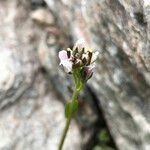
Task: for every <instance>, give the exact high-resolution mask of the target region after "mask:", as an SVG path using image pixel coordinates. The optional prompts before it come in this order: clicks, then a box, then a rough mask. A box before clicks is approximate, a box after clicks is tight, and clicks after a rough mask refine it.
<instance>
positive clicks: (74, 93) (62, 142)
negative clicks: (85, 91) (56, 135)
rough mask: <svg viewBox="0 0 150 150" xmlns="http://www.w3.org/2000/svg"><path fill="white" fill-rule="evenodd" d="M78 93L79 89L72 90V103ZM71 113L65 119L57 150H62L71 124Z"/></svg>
mask: <svg viewBox="0 0 150 150" xmlns="http://www.w3.org/2000/svg"><path fill="white" fill-rule="evenodd" d="M79 92H80V90H79V89H75V90H74V92H73V95H72V99H71V102H72V103H74V102H75V100H76V99H77V96H78V94H79ZM72 113H73V112H71V114H70V115H69V117H68V118H67V119H66V124H65V128H64V130H63V134H62V137H61V140H60V144H59V147H58V150H62V148H63V145H64V141H65V138H66V135H67V132H68V129H69V126H70V122H71V118H72Z"/></svg>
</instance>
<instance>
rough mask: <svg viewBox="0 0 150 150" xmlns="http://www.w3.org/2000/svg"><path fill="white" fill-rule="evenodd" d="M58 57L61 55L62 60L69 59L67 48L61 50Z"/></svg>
mask: <svg viewBox="0 0 150 150" xmlns="http://www.w3.org/2000/svg"><path fill="white" fill-rule="evenodd" d="M58 57H59V59H60V61H63V60H66V59H68V55H67V51H65V50H62V51H60V52H59V54H58Z"/></svg>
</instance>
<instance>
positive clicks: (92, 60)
mask: <svg viewBox="0 0 150 150" xmlns="http://www.w3.org/2000/svg"><path fill="white" fill-rule="evenodd" d="M98 55H99V52H98V51H96V52H94V53H93V55H92V59H91V63H93V62H95V60H96V59H97V57H98Z"/></svg>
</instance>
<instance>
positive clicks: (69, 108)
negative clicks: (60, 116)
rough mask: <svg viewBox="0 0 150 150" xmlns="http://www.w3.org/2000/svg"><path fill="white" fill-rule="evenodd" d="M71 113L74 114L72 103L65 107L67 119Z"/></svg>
mask: <svg viewBox="0 0 150 150" xmlns="http://www.w3.org/2000/svg"><path fill="white" fill-rule="evenodd" d="M71 113H72V103H71V102H67V103H66V105H65V117H66V118H69V117H70V115H71Z"/></svg>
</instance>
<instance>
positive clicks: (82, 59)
mask: <svg viewBox="0 0 150 150" xmlns="http://www.w3.org/2000/svg"><path fill="white" fill-rule="evenodd" d="M98 54H99V53H98V52H97V51H96V52H93V51H92V50H91V49H90V48H88V47H86V46H85V42H84V41H83V40H79V41H77V43H76V44H75V46H74V47H73V49H70V48H67V50H61V51H60V52H59V59H60V65H62V66H63V67H64V70H65V71H66V72H67V73H72V72H73V69H79V70H80V71H81V74H82V78H85V80H88V79H89V78H90V77H91V76H92V74H93V69H94V68H95V64H94V62H95V60H96V59H97V56H98Z"/></svg>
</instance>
